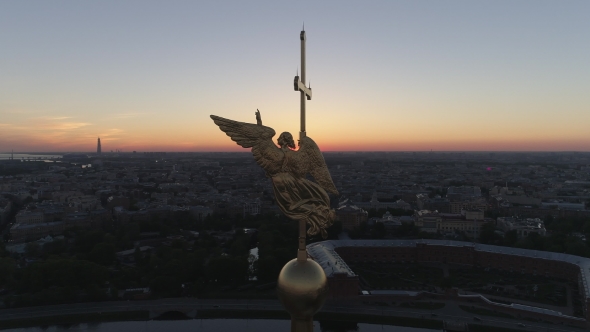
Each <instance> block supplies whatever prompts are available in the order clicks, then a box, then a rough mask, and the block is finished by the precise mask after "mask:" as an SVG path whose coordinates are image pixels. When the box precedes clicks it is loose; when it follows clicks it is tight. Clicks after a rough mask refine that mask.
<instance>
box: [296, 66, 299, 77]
mask: <svg viewBox="0 0 590 332" xmlns="http://www.w3.org/2000/svg"><path fill="white" fill-rule="evenodd" d="M296 76H299V66H297V75H296Z"/></svg>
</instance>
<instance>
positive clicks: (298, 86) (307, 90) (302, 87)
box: [293, 76, 311, 100]
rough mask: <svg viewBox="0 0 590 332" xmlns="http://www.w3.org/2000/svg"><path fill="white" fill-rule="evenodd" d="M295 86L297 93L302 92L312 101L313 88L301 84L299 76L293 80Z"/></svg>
mask: <svg viewBox="0 0 590 332" xmlns="http://www.w3.org/2000/svg"><path fill="white" fill-rule="evenodd" d="M293 85H294V88H295V91H302V92H303V93H305V96H307V100H311V88H308V87H306V86H305V84H304V83H303V82H301V80H300V79H299V76H295V79H294V80H293Z"/></svg>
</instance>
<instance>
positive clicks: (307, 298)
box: [277, 259, 328, 332]
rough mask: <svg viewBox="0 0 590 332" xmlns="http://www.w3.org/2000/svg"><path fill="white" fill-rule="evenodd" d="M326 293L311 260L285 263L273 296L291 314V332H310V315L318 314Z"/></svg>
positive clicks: (319, 270) (323, 277)
mask: <svg viewBox="0 0 590 332" xmlns="http://www.w3.org/2000/svg"><path fill="white" fill-rule="evenodd" d="M327 292H328V279H327V278H326V274H325V273H324V269H322V267H321V266H320V265H319V264H318V263H316V262H315V261H313V260H311V259H306V260H300V259H299V260H298V259H293V260H291V261H289V262H288V263H287V264H285V266H284V267H283V269H282V270H281V273H280V274H279V280H278V282H277V293H278V296H279V300H280V301H281V303H282V304H283V306H284V307H285V309H286V310H287V311H288V312H289V313H290V314H291V332H308V331H309V332H312V331H313V315H314V314H315V313H316V312H318V311H319V310H320V309H321V307H322V305H323V304H324V302H325V301H326V295H327Z"/></svg>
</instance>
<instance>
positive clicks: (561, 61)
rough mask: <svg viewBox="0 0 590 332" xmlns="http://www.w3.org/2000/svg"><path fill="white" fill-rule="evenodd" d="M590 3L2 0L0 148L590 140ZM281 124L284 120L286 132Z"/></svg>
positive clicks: (433, 145)
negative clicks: (302, 125)
mask: <svg viewBox="0 0 590 332" xmlns="http://www.w3.org/2000/svg"><path fill="white" fill-rule="evenodd" d="M589 14H590V1H586V0H584V1H573V0H572V1H368V2H364V1H321V2H315V1H265V2H263V1H146V0H142V1H95V2H89V1H73V0H72V1H2V2H0V152H6V151H10V150H11V149H14V150H15V151H20V152H34V151H39V152H41V151H88V152H91V151H94V150H95V149H96V138H97V137H100V138H101V140H102V146H103V151H109V150H115V149H122V150H123V151H131V150H137V151H242V150H243V149H242V148H241V147H239V146H237V145H236V144H235V143H234V142H232V141H231V140H230V139H229V138H228V137H227V136H226V135H225V134H224V133H222V132H221V131H220V130H219V129H218V127H217V126H216V125H215V124H214V123H213V121H212V120H211V119H210V118H209V115H210V114H215V115H219V116H222V117H226V118H230V119H234V120H238V121H244V122H253V123H255V122H256V120H255V116H254V112H255V111H256V109H257V108H258V109H260V111H261V113H262V120H263V123H264V124H265V125H267V126H270V127H272V128H274V129H275V131H277V133H280V132H282V131H290V132H291V133H293V134H294V135H295V136H297V133H298V131H299V93H297V92H295V91H293V77H294V76H295V74H296V70H297V68H298V66H299V61H300V60H299V47H300V44H299V31H300V30H301V26H302V23H303V22H305V29H306V31H307V77H308V79H310V80H311V86H312V88H313V92H314V94H313V100H311V101H308V102H307V133H308V135H309V136H310V137H312V138H314V140H315V141H316V142H317V143H318V145H319V146H320V148H322V150H324V151H359V150H367V151H368V150H379V151H424V150H428V151H430V150H431V149H433V150H435V151H443V150H444V151H456V150H470V151H490V150H504V151H506V150H519V151H528V150H531V151H563V150H568V151H571V150H575V151H590V60H589V59H590V42H589V41H590V19H589ZM277 136H278V135H277Z"/></svg>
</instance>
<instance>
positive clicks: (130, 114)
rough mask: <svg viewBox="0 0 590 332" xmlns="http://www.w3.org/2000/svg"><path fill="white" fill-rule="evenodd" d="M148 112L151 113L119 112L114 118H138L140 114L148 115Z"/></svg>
mask: <svg viewBox="0 0 590 332" xmlns="http://www.w3.org/2000/svg"><path fill="white" fill-rule="evenodd" d="M146 114H151V113H145V112H135V113H119V114H115V115H114V116H113V118H115V119H128V118H136V117H138V116H141V115H146Z"/></svg>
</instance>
